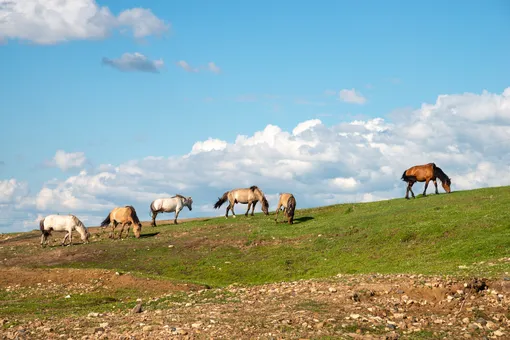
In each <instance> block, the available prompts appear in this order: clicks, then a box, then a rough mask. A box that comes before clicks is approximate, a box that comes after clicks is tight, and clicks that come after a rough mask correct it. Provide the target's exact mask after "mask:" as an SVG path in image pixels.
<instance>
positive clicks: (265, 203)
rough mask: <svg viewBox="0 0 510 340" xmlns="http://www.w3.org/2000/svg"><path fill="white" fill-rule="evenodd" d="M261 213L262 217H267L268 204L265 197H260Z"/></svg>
mask: <svg viewBox="0 0 510 340" xmlns="http://www.w3.org/2000/svg"><path fill="white" fill-rule="evenodd" d="M262 212H263V213H264V215H269V202H268V201H267V199H266V196H262Z"/></svg>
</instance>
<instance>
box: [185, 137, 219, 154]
mask: <svg viewBox="0 0 510 340" xmlns="http://www.w3.org/2000/svg"><path fill="white" fill-rule="evenodd" d="M226 147H227V142H225V141H222V140H219V139H214V138H209V139H208V140H206V141H203V142H196V143H195V144H193V147H192V148H191V154H197V153H200V152H208V151H213V150H223V149H225V148H226Z"/></svg>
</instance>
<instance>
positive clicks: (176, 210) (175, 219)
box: [174, 209, 182, 224]
mask: <svg viewBox="0 0 510 340" xmlns="http://www.w3.org/2000/svg"><path fill="white" fill-rule="evenodd" d="M181 210H182V209H181ZM181 210H178V209H175V218H174V224H177V218H178V217H179V213H180V212H181Z"/></svg>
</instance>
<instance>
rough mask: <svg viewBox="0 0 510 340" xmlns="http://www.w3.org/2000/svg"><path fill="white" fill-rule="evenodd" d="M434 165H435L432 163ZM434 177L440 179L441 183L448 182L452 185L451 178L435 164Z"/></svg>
mask: <svg viewBox="0 0 510 340" xmlns="http://www.w3.org/2000/svg"><path fill="white" fill-rule="evenodd" d="M432 164H433V163H432ZM434 176H436V177H438V178H439V179H440V180H441V182H446V183H447V184H448V185H450V184H451V180H450V177H448V175H447V174H445V173H444V171H443V169H441V168H440V167H438V166H436V165H435V164H434Z"/></svg>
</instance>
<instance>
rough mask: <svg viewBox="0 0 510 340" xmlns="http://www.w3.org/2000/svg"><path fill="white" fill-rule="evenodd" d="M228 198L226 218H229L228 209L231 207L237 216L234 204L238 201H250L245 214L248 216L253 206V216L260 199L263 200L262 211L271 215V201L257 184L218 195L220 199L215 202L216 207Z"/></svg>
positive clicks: (243, 202)
mask: <svg viewBox="0 0 510 340" xmlns="http://www.w3.org/2000/svg"><path fill="white" fill-rule="evenodd" d="M227 200H228V201H229V205H228V207H227V211H226V212H225V218H228V211H229V210H230V209H232V215H233V216H234V218H235V217H236V214H235V212H234V205H235V204H236V203H242V204H246V203H248V210H246V213H245V214H244V216H248V212H249V211H250V207H251V208H252V210H251V216H253V211H254V210H255V205H256V204H257V202H258V201H261V203H262V211H263V212H264V214H265V215H269V202H268V201H267V199H266V197H265V196H264V193H263V192H262V191H261V190H260V189H259V188H258V187H257V186H256V185H253V186H251V187H249V188H241V189H233V190H230V191H227V192H225V193H224V194H223V196H222V197H218V201H217V202H216V203H215V204H214V208H215V209H218V208H219V207H221V205H222V204H223V203H225V202H226V201H227Z"/></svg>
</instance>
